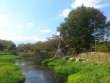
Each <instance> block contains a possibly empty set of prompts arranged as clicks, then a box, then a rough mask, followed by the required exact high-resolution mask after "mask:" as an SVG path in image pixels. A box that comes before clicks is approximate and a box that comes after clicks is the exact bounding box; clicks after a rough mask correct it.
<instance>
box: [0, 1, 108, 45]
mask: <svg viewBox="0 0 110 83" xmlns="http://www.w3.org/2000/svg"><path fill="white" fill-rule="evenodd" d="M82 4H84V5H85V6H87V7H95V8H98V9H100V10H101V11H102V12H103V13H104V15H105V16H107V19H108V20H109V19H110V9H109V8H110V0H0V39H3V40H11V41H13V42H15V43H16V44H20V43H35V42H37V41H46V40H47V39H48V38H49V37H52V35H54V34H56V33H57V27H58V26H59V25H60V23H62V22H63V21H64V18H66V17H68V14H69V12H70V11H71V10H74V9H76V8H77V7H79V6H81V5H82Z"/></svg>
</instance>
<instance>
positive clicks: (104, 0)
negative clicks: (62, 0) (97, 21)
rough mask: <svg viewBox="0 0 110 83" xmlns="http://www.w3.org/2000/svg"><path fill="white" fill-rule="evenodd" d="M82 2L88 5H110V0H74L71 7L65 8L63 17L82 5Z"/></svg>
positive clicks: (101, 6)
mask: <svg viewBox="0 0 110 83" xmlns="http://www.w3.org/2000/svg"><path fill="white" fill-rule="evenodd" d="M82 4H83V5H84V6H86V7H95V8H105V7H108V6H110V1H109V0H73V2H72V4H71V5H70V7H69V8H66V9H64V10H63V11H62V13H61V15H62V16H63V17H67V16H68V14H69V12H70V11H71V10H72V9H75V8H77V7H80V6H82Z"/></svg>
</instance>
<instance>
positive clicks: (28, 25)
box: [26, 22, 34, 27]
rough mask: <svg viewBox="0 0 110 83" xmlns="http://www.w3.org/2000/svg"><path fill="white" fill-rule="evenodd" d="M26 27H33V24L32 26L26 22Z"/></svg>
mask: <svg viewBox="0 0 110 83" xmlns="http://www.w3.org/2000/svg"><path fill="white" fill-rule="evenodd" d="M26 26H27V27H33V26H34V24H33V23H32V22H28V23H26Z"/></svg>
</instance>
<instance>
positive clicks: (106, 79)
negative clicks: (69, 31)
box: [42, 58, 110, 83]
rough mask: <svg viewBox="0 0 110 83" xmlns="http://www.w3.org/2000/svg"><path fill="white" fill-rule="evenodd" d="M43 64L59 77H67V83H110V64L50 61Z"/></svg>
mask: <svg viewBox="0 0 110 83" xmlns="http://www.w3.org/2000/svg"><path fill="white" fill-rule="evenodd" d="M42 64H43V65H44V66H46V67H47V68H49V69H52V70H53V71H54V72H56V73H57V74H58V75H63V76H65V77H67V81H66V82H65V83H110V64H96V63H93V62H88V61H78V62H76V61H75V60H74V59H73V60H69V59H68V60H65V59H64V58H59V59H49V60H46V61H43V62H42Z"/></svg>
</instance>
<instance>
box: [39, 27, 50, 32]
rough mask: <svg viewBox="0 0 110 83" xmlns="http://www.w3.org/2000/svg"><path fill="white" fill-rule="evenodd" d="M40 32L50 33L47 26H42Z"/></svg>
mask: <svg viewBox="0 0 110 83" xmlns="http://www.w3.org/2000/svg"><path fill="white" fill-rule="evenodd" d="M40 32H41V33H50V32H51V30H50V29H49V28H43V29H41V30H40Z"/></svg>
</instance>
